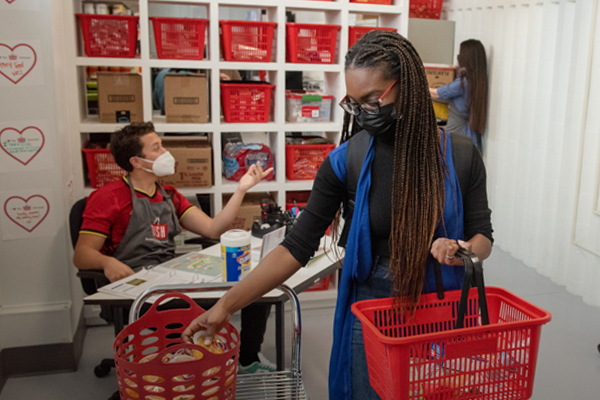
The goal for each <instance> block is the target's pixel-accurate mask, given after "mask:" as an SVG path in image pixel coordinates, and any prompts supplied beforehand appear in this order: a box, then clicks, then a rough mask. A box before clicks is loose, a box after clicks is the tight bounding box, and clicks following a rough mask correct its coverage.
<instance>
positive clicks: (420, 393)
mask: <svg viewBox="0 0 600 400" xmlns="http://www.w3.org/2000/svg"><path fill="white" fill-rule="evenodd" d="M485 290H486V299H487V306H488V311H489V319H490V324H489V325H483V326H481V315H480V314H479V297H478V294H477V289H476V288H473V289H471V290H470V291H469V295H468V302H467V305H468V306H467V311H466V313H465V322H464V326H465V328H462V329H454V326H455V325H454V324H455V322H456V321H455V320H456V312H457V309H458V305H459V302H460V295H461V291H460V290H456V291H451V292H446V293H445V298H444V299H443V300H439V299H438V297H437V293H431V294H426V295H422V296H421V299H420V301H419V304H418V305H417V307H416V311H415V315H414V318H410V316H406V315H400V314H399V313H398V312H397V311H396V308H395V305H394V299H393V298H386V299H376V300H365V301H359V302H356V303H354V304H353V305H352V312H353V313H354V315H356V317H357V318H358V319H360V321H361V323H362V327H363V336H364V341H365V351H366V354H367V365H368V369H369V379H370V382H371V386H372V387H373V388H374V389H375V391H376V392H377V393H378V394H379V396H381V398H382V399H383V400H425V399H436V400H449V399H456V398H460V399H481V400H484V399H513V400H517V399H529V398H530V397H531V395H532V391H533V380H534V376H535V367H536V361H537V354H538V345H539V341H540V334H541V329H542V325H543V324H545V323H547V322H548V321H550V319H551V315H550V314H549V313H548V312H546V311H544V310H542V309H541V308H538V307H536V306H535V305H533V304H531V303H529V302H527V301H525V300H523V299H521V298H519V297H517V296H515V295H514V294H512V293H510V292H508V291H506V290H504V289H500V288H495V287H486V288H485Z"/></svg>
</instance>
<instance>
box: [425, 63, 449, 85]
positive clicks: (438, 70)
mask: <svg viewBox="0 0 600 400" xmlns="http://www.w3.org/2000/svg"><path fill="white" fill-rule="evenodd" d="M425 72H426V73H427V82H429V87H430V88H434V89H437V88H439V87H441V86H444V85H447V84H449V83H451V82H452V81H454V68H452V67H433V66H425Z"/></svg>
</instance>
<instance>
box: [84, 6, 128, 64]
mask: <svg viewBox="0 0 600 400" xmlns="http://www.w3.org/2000/svg"><path fill="white" fill-rule="evenodd" d="M77 18H79V22H80V24H81V33H82V35H83V42H84V44H85V55H86V56H88V57H119V58H133V57H135V50H136V45H137V34H138V29H137V28H138V20H139V17H133V16H123V15H95V14H77Z"/></svg>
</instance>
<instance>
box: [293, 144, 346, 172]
mask: <svg viewBox="0 0 600 400" xmlns="http://www.w3.org/2000/svg"><path fill="white" fill-rule="evenodd" d="M333 149H335V144H288V145H286V146H285V174H286V176H287V178H288V179H291V180H300V179H315V177H316V176H317V171H318V170H319V167H320V166H321V164H322V163H323V161H324V160H325V158H327V155H328V154H329V152H330V151H331V150H333Z"/></svg>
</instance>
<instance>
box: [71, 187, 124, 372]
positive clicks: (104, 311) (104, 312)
mask: <svg viewBox="0 0 600 400" xmlns="http://www.w3.org/2000/svg"><path fill="white" fill-rule="evenodd" d="M86 201H87V198H85V197H84V198H83V199H80V200H78V201H77V202H76V203H75V204H73V207H71V212H70V213H69V231H70V233H71V243H72V245H73V248H75V245H77V239H78V238H79V230H80V229H81V225H82V223H83V211H84V210H85V204H86ZM77 276H78V277H79V279H80V280H81V286H82V288H83V291H84V292H85V293H86V294H88V295H90V294H94V293H96V292H97V291H98V288H99V287H102V286H104V285H107V284H109V283H110V281H109V280H108V278H106V276H104V272H103V271H102V270H79V271H78V272H77ZM100 317H101V318H102V319H104V320H105V321H107V322H113V320H114V317H113V315H112V312H111V309H110V308H108V307H102V308H101V312H100ZM120 329H121V328H120V327H117V326H116V325H115V336H116V335H117V334H118V333H119V331H120ZM114 367H115V360H114V359H112V358H105V359H103V360H102V361H101V362H100V364H98V365H97V366H96V367H95V368H94V375H96V376H97V377H99V378H102V377H104V376H106V375H108V374H109V373H110V370H111V368H114Z"/></svg>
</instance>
